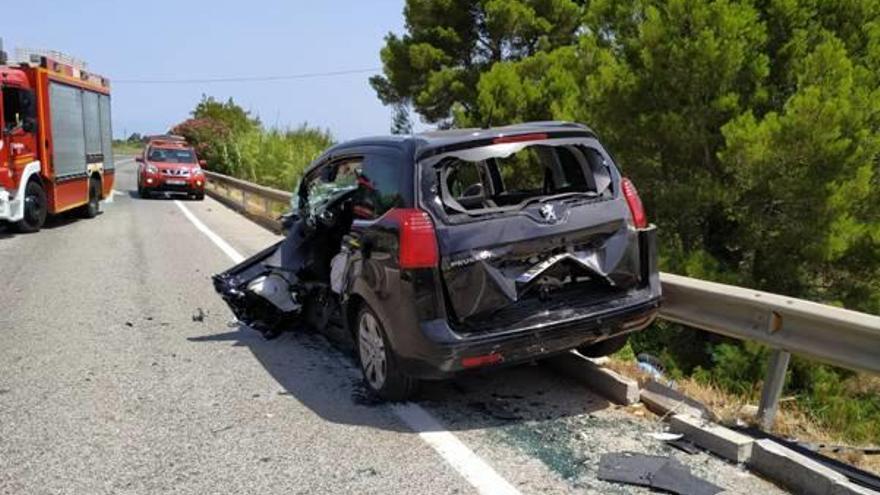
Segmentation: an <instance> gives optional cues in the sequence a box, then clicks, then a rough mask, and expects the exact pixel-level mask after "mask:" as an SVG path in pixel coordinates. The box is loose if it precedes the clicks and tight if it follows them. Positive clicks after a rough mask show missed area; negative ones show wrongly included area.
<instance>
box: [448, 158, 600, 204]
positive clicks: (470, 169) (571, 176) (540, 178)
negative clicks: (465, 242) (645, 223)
mask: <svg viewBox="0 0 880 495" xmlns="http://www.w3.org/2000/svg"><path fill="white" fill-rule="evenodd" d="M610 167H611V166H610V164H609V163H608V162H607V160H606V159H605V158H604V156H603V154H602V153H601V152H599V150H597V149H595V148H592V147H590V146H586V145H581V144H565V145H549V144H533V145H521V144H520V145H496V146H488V147H485V148H479V149H475V150H469V151H468V152H466V153H462V154H459V155H457V156H454V157H449V158H447V159H445V160H442V161H441V162H440V163H439V164H438V166H437V167H436V170H437V175H438V177H437V178H438V181H439V184H440V192H441V198H442V200H443V204H444V206H445V207H446V210H447V213H467V214H480V213H488V212H494V211H499V210H505V209H516V208H523V207H525V206H527V205H529V204H531V203H533V202H535V201H540V200H544V199H548V198H555V197H559V198H563V197H572V198H584V199H601V198H606V197H609V196H610V194H611V191H610V188H609V186H610V185H611V169H610Z"/></svg>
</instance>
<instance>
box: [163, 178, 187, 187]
mask: <svg viewBox="0 0 880 495" xmlns="http://www.w3.org/2000/svg"><path fill="white" fill-rule="evenodd" d="M165 183H166V184H168V185H169V186H185V185H186V181H185V180H180V179H165Z"/></svg>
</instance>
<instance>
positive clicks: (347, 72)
mask: <svg viewBox="0 0 880 495" xmlns="http://www.w3.org/2000/svg"><path fill="white" fill-rule="evenodd" d="M381 70H382V68H381V67H375V68H372V69H349V70H338V71H330V72H307V73H303V74H291V75H287V76H233V77H210V78H203V79H117V80H115V81H112V82H113V84H204V83H227V82H261V81H288V80H295V79H312V78H317V77H333V76H346V75H350V74H368V73H375V72H379V71H381Z"/></svg>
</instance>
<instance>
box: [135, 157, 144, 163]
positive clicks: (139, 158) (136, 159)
mask: <svg viewBox="0 0 880 495" xmlns="http://www.w3.org/2000/svg"><path fill="white" fill-rule="evenodd" d="M134 161H136V162H138V163H144V157H142V156H136V157H134Z"/></svg>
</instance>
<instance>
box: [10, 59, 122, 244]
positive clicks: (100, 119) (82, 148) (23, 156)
mask: <svg viewBox="0 0 880 495" xmlns="http://www.w3.org/2000/svg"><path fill="white" fill-rule="evenodd" d="M54 53H55V52H49V54H41V53H37V54H31V55H29V57H28V58H29V60H28V61H26V62H20V63H16V64H11V63H8V62H7V56H6V53H5V52H3V50H2V46H0V94H2V98H0V129H2V130H0V132H2V136H0V223H2V222H4V221H5V222H9V223H11V224H12V225H13V227H14V228H15V229H16V230H18V231H19V232H36V231H38V230H40V228H41V227H42V226H43V223H44V222H45V220H46V216H47V215H54V214H58V213H61V212H65V211H69V210H74V209H77V210H79V211H80V212H81V213H82V215H83V216H85V217H87V218H91V217H94V216H96V215H97V214H98V213H99V211H100V203H99V202H100V201H101V200H103V199H106V198H108V197H109V196H110V195H111V194H112V190H113V178H114V165H113V152H112V150H111V146H112V133H111V130H110V82H109V81H108V80H107V79H106V78H104V77H101V76H98V75H96V74H91V73H89V72H87V71H86V70H85V67H84V65H82V64H76V63H75V62H73V63H71V62H69V61H67V60H65V59H64V57H63V56H60V55H58V56H53V54H54Z"/></svg>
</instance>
